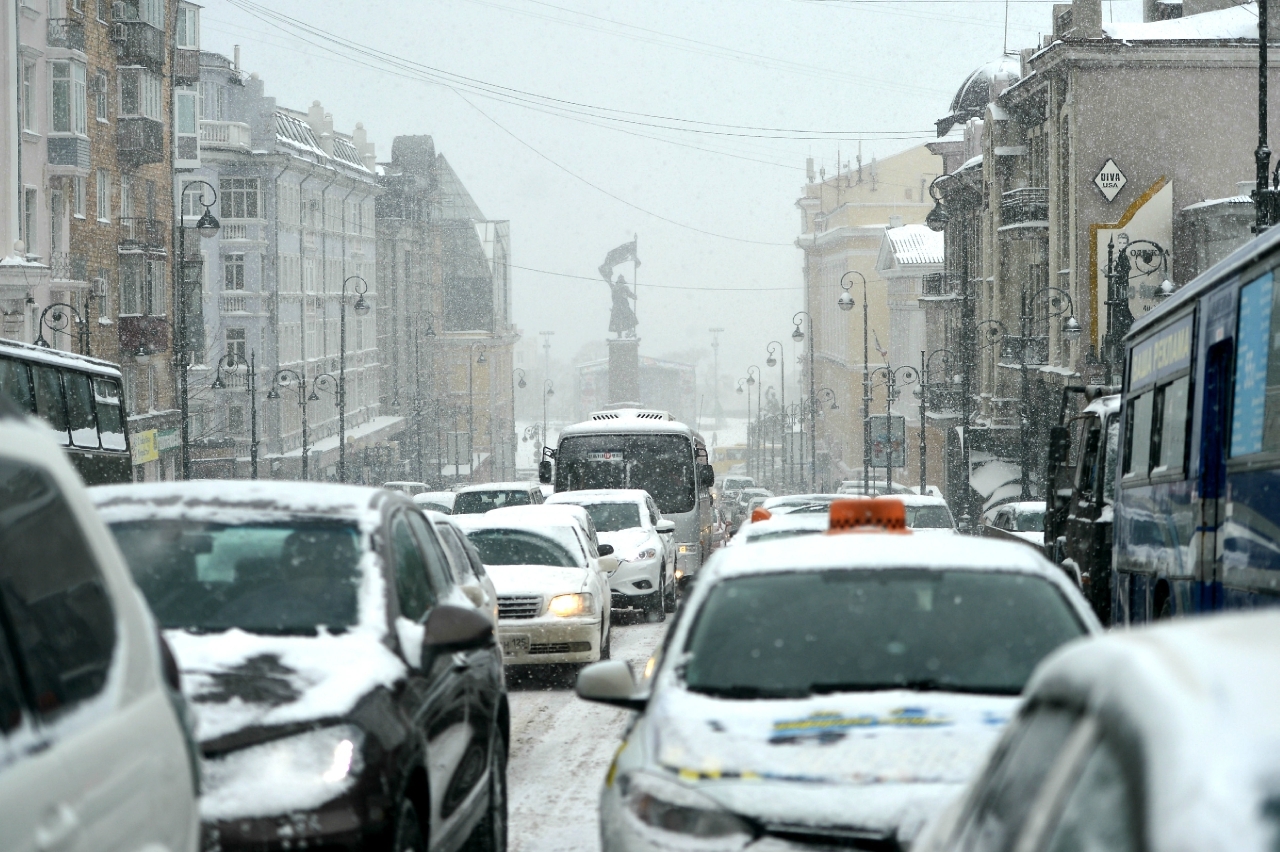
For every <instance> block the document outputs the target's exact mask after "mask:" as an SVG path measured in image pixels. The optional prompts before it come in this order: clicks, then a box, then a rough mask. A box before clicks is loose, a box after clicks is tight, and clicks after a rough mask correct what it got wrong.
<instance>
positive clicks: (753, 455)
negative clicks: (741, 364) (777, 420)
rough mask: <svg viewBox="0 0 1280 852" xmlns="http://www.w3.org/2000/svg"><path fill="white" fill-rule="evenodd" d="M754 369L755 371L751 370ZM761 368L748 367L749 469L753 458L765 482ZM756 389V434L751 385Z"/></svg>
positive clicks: (756, 472)
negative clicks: (762, 471)
mask: <svg viewBox="0 0 1280 852" xmlns="http://www.w3.org/2000/svg"><path fill="white" fill-rule="evenodd" d="M752 370H754V371H755V372H754V373H753V372H751V371H752ZM759 378H760V368H759V367H757V366H756V365H755V364H752V365H751V366H750V367H748V368H747V470H748V472H750V470H751V462H752V459H754V460H755V477H756V479H758V480H760V481H761V484H763V476H762V475H761V473H760V389H761V387H763V385H764V383H763V382H761V381H759ZM753 385H754V386H755V389H756V428H755V432H754V436H753V433H752V430H751V387H752V386H753Z"/></svg>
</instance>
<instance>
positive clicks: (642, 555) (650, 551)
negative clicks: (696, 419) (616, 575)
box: [622, 547, 658, 562]
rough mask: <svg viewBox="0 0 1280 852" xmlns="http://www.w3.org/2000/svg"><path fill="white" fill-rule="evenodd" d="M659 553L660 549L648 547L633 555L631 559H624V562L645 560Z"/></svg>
mask: <svg viewBox="0 0 1280 852" xmlns="http://www.w3.org/2000/svg"><path fill="white" fill-rule="evenodd" d="M657 555H658V551H657V550H656V549H654V548H652V547H646V548H645V549H644V550H642V551H640V552H639V553H637V554H636V555H635V556H632V557H630V558H629V559H623V560H622V561H623V562H643V561H644V560H646V559H652V558H653V557H655V556H657Z"/></svg>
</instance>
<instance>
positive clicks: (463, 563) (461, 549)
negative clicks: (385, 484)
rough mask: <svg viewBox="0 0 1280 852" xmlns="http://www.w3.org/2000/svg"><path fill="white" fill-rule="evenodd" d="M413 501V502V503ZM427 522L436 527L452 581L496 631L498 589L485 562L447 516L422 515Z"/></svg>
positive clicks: (435, 514)
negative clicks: (451, 569)
mask: <svg viewBox="0 0 1280 852" xmlns="http://www.w3.org/2000/svg"><path fill="white" fill-rule="evenodd" d="M415 502H416V501H415ZM423 514H424V515H426V516H427V520H429V521H431V523H432V524H433V525H435V528H436V533H437V534H438V535H439V536H440V543H441V544H443V545H444V549H445V552H446V553H448V555H449V563H450V566H451V567H452V568H453V579H454V581H455V582H457V584H458V586H459V588H461V589H462V592H463V594H465V595H466V596H467V597H468V598H469V599H470V600H471V602H472V603H473V604H475V605H476V606H477V607H479V608H480V609H482V610H484V612H485V613H486V614H488V616H489V620H490V621H492V622H493V629H494V631H495V632H496V631H497V629H498V590H497V587H496V586H494V585H493V580H491V579H490V578H489V572H488V571H485V570H484V562H483V561H482V560H481V559H480V554H479V552H478V551H477V550H476V549H475V547H474V546H473V545H472V544H471V541H470V539H468V538H467V534H466V533H465V532H463V530H462V528H461V527H459V526H458V525H457V524H456V523H454V522H453V520H452V519H451V518H450V517H449V516H448V515H442V514H440V513H439V512H429V511H428V512H423Z"/></svg>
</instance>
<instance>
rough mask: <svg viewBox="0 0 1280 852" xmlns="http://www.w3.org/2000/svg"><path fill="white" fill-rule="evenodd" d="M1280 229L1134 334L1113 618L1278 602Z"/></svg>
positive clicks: (1124, 417)
mask: <svg viewBox="0 0 1280 852" xmlns="http://www.w3.org/2000/svg"><path fill="white" fill-rule="evenodd" d="M1277 267H1280V228H1272V229H1271V230H1270V231H1268V232H1267V233H1265V234H1263V235H1261V236H1260V237H1258V238H1257V239H1255V240H1253V241H1251V242H1250V243H1248V244H1247V245H1245V246H1242V247H1241V248H1240V249H1238V250H1236V251H1235V252H1234V253H1233V254H1231V255H1230V256H1229V257H1227V258H1226V259H1225V260H1223V261H1222V262H1220V263H1218V264H1217V265H1215V266H1214V267H1213V268H1211V269H1209V270H1208V271H1207V272H1205V273H1204V274H1203V275H1201V276H1200V277H1198V278H1196V279H1195V280H1194V281H1192V282H1191V283H1189V284H1187V285H1186V286H1185V287H1183V288H1182V289H1181V290H1179V291H1178V292H1177V293H1175V294H1174V295H1173V296H1172V297H1170V298H1169V300H1168V301H1167V302H1166V303H1165V304H1163V305H1161V306H1160V307H1159V308H1158V309H1157V310H1155V311H1152V312H1151V313H1150V314H1148V315H1147V316H1145V317H1143V318H1142V319H1140V320H1139V321H1138V322H1136V323H1135V324H1134V327H1133V330H1132V331H1131V332H1130V334H1129V336H1128V338H1127V339H1126V371H1125V380H1124V387H1123V394H1122V402H1121V415H1120V416H1121V420H1120V422H1121V424H1122V428H1121V436H1120V437H1121V439H1120V445H1121V447H1120V464H1119V465H1118V470H1117V472H1116V477H1117V482H1116V484H1117V488H1116V501H1115V525H1114V550H1113V558H1112V566H1113V568H1112V570H1113V575H1112V584H1111V585H1112V588H1111V602H1112V614H1113V620H1114V621H1115V622H1116V623H1119V624H1126V623H1140V622H1145V621H1151V620H1154V619H1158V618H1164V617H1168V616H1171V615H1180V614H1185V613H1196V612H1208V611H1213V610H1220V609H1240V608H1249V607H1258V606H1268V605H1274V604H1280V281H1277V280H1276V278H1277V276H1278V275H1280V273H1278V271H1277Z"/></svg>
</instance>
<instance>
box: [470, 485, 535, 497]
mask: <svg viewBox="0 0 1280 852" xmlns="http://www.w3.org/2000/svg"><path fill="white" fill-rule="evenodd" d="M536 487H537V486H536V485H534V484H533V483H532V482H485V483H482V484H479V485H464V486H463V487H461V488H459V489H458V493H459V494H470V493H472V492H475V491H529V490H530V489H533V488H536Z"/></svg>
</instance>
